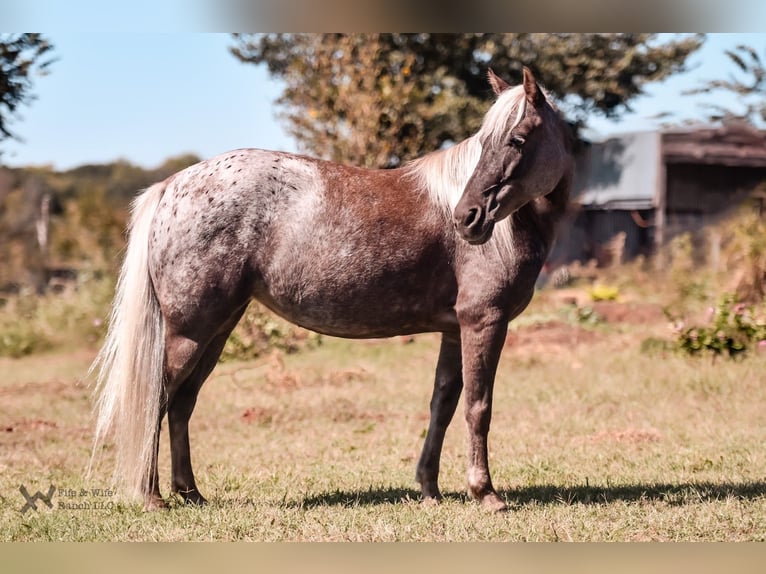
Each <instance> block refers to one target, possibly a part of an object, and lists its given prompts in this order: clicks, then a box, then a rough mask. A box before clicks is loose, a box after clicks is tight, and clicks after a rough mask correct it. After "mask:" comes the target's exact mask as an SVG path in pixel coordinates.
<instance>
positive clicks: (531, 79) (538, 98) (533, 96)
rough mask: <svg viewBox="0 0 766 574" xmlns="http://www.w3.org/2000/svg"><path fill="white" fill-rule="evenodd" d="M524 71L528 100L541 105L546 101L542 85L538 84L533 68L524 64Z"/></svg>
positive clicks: (534, 104)
mask: <svg viewBox="0 0 766 574" xmlns="http://www.w3.org/2000/svg"><path fill="white" fill-rule="evenodd" d="M523 72H524V81H523V84H524V93H525V94H526V95H527V101H528V102H529V103H530V104H532V105H533V106H540V105H542V104H543V102H545V95H544V94H543V91H542V90H541V89H540V86H538V85H537V80H535V75H534V74H533V73H532V70H530V69H529V68H527V67H526V66H524V68H523Z"/></svg>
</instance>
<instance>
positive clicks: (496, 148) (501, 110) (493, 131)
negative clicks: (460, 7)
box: [454, 67, 572, 244]
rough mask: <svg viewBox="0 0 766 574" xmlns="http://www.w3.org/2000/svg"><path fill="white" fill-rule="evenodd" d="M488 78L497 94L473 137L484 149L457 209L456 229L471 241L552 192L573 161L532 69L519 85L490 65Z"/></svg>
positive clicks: (477, 240) (561, 126)
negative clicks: (526, 205) (491, 68)
mask: <svg viewBox="0 0 766 574" xmlns="http://www.w3.org/2000/svg"><path fill="white" fill-rule="evenodd" d="M489 82H490V84H491V85H492V88H493V90H494V91H495V93H496V94H497V96H498V99H497V101H496V102H495V104H494V105H493V106H492V108H490V110H489V112H488V113H487V116H486V117H485V119H484V124H483V125H482V128H481V130H480V131H479V132H478V133H477V134H476V136H474V137H478V138H479V141H480V143H481V154H480V156H479V160H478V163H477V164H476V167H475V169H474V171H473V173H472V175H471V177H470V178H469V180H468V183H467V184H466V186H465V189H464V191H463V195H462V196H461V198H460V201H459V202H458V203H457V205H456V206H455V210H454V221H455V226H456V228H457V230H458V232H459V233H460V235H461V236H462V237H463V238H464V239H465V240H466V241H468V242H469V243H473V244H481V243H484V242H486V241H487V240H488V239H489V238H490V237H491V236H492V230H493V229H494V226H495V223H497V222H499V221H501V220H502V219H504V218H505V217H508V216H509V215H511V214H512V213H513V212H514V211H516V210H518V209H519V208H521V207H522V206H524V205H525V204H526V203H528V202H530V201H532V200H534V199H535V198H537V197H540V196H543V195H547V194H548V193H550V192H551V191H553V189H554V188H555V187H556V186H557V185H558V183H559V182H560V181H561V180H562V179H563V178H564V177H565V176H566V174H567V173H568V171H569V170H570V169H571V163H572V157H571V152H570V151H569V146H568V144H567V138H568V135H567V133H566V130H567V129H568V128H567V126H566V124H565V123H564V122H563V120H562V119H561V117H560V116H559V114H558V112H557V111H556V110H555V109H554V108H553V107H552V106H551V104H550V103H549V102H548V100H547V98H546V96H545V94H544V93H543V91H542V89H541V88H540V87H539V86H538V85H537V81H536V80H535V78H534V76H533V75H532V72H531V71H530V70H529V69H528V68H526V67H525V68H524V81H523V83H522V85H521V86H517V87H515V88H511V86H509V85H508V84H507V83H506V82H504V81H503V80H502V79H500V78H499V77H498V76H496V75H495V74H494V73H493V72H492V70H490V71H489Z"/></svg>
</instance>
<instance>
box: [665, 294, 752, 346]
mask: <svg viewBox="0 0 766 574" xmlns="http://www.w3.org/2000/svg"><path fill="white" fill-rule="evenodd" d="M708 315H709V325H706V326H697V325H694V326H691V327H686V326H685V325H684V323H683V321H678V320H676V321H675V322H676V330H677V333H678V334H677V338H676V347H677V348H678V349H679V350H680V351H682V352H685V353H687V354H689V355H711V354H712V356H713V357H716V356H718V355H726V356H729V357H735V356H738V355H740V354H742V353H744V352H745V351H747V350H748V349H750V348H751V347H752V346H753V345H761V344H763V343H762V342H764V341H766V316H764V314H763V313H762V312H758V311H757V310H756V309H755V308H754V307H751V306H746V305H744V304H742V303H739V302H738V301H737V297H736V295H730V294H727V295H725V296H723V297H722V298H721V300H720V302H719V304H718V305H717V306H716V307H715V308H710V309H709V311H708Z"/></svg>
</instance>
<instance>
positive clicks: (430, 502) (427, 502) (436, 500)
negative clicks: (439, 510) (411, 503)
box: [421, 494, 442, 506]
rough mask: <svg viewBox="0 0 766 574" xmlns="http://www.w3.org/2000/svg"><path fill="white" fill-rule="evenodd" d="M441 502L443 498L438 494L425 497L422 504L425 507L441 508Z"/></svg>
mask: <svg viewBox="0 0 766 574" xmlns="http://www.w3.org/2000/svg"><path fill="white" fill-rule="evenodd" d="M441 502H442V496H441V494H437V495H436V496H424V497H423V500H422V501H421V504H422V505H423V506H439V505H440V504H441Z"/></svg>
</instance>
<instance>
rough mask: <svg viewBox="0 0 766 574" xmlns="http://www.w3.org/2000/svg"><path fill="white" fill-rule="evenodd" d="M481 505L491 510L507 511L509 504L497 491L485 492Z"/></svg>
mask: <svg viewBox="0 0 766 574" xmlns="http://www.w3.org/2000/svg"><path fill="white" fill-rule="evenodd" d="M481 507H482V508H483V509H484V510H487V511H489V512H505V511H507V510H508V505H507V504H506V503H505V501H504V500H503V499H502V498H500V496H498V494H497V493H496V492H490V493H488V494H485V495H484V497H483V498H482V499H481Z"/></svg>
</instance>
